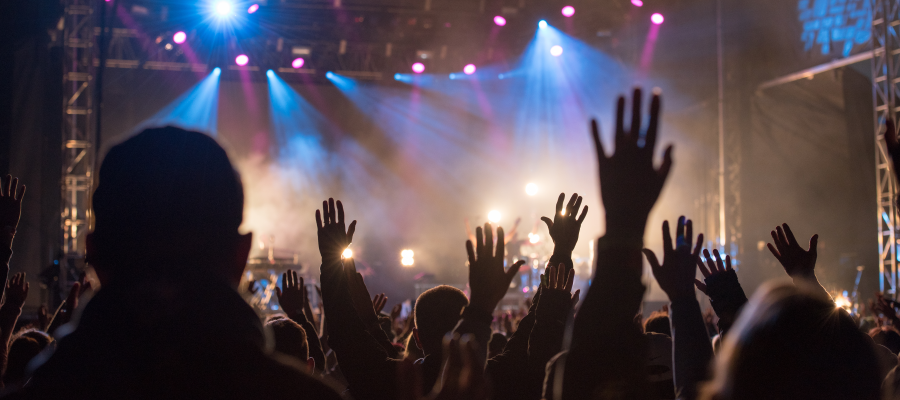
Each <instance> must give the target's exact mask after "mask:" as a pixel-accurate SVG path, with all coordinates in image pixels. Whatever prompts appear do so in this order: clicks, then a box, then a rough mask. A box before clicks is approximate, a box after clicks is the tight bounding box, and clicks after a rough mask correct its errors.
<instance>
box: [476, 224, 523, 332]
mask: <svg viewBox="0 0 900 400" xmlns="http://www.w3.org/2000/svg"><path fill="white" fill-rule="evenodd" d="M497 237H498V238H500V240H499V241H498V242H497V251H496V252H495V251H494V234H493V232H492V231H491V225H490V224H484V229H482V228H481V227H478V228H476V229H475V241H476V242H477V243H476V244H474V245H473V244H472V241H471V240H468V241H466V252H467V253H468V255H469V288H471V290H472V296H471V300H470V302H469V306H470V307H474V308H476V309H479V310H481V311H482V312H484V313H486V314H492V313H493V312H494V308H496V307H497V303H499V302H500V300H502V299H503V296H504V295H505V294H506V291H507V290H508V289H509V283H510V282H511V281H512V279H513V278H514V277H515V276H516V273H518V272H519V267H521V266H522V264H525V261H522V260H519V261H516V263H515V264H513V265H512V266H511V267H510V268H509V270H504V267H503V259H504V255H505V245H504V243H503V240H502V239H503V228H497Z"/></svg>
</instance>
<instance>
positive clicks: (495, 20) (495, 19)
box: [494, 15, 506, 26]
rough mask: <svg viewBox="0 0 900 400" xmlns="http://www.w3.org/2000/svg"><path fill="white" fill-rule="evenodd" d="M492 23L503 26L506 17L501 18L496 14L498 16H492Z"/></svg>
mask: <svg viewBox="0 0 900 400" xmlns="http://www.w3.org/2000/svg"><path fill="white" fill-rule="evenodd" d="M494 23H495V24H497V26H504V25H506V18H503V17H501V16H499V15H498V16H496V17H494Z"/></svg>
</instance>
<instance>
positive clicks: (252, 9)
mask: <svg viewBox="0 0 900 400" xmlns="http://www.w3.org/2000/svg"><path fill="white" fill-rule="evenodd" d="M258 10H259V4H255V3H254V4H253V5H252V6H250V8H248V9H247V14H253V13H255V12H257V11H258Z"/></svg>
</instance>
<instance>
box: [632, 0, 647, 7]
mask: <svg viewBox="0 0 900 400" xmlns="http://www.w3.org/2000/svg"><path fill="white" fill-rule="evenodd" d="M631 4H634V6H635V7H643V6H644V2H643V1H642V0H631Z"/></svg>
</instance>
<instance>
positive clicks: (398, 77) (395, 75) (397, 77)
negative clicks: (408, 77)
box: [394, 74, 403, 81]
mask: <svg viewBox="0 0 900 400" xmlns="http://www.w3.org/2000/svg"><path fill="white" fill-rule="evenodd" d="M400 79H403V75H400V74H394V80H395V81H399V80H400Z"/></svg>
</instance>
